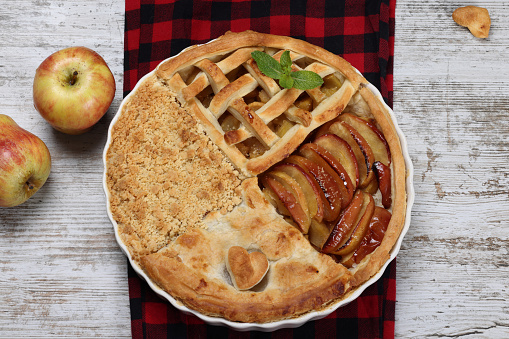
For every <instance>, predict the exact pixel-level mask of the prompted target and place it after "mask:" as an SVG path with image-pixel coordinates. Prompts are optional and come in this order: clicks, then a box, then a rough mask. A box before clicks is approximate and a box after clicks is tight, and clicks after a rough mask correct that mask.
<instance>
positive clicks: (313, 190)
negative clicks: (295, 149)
mask: <svg viewBox="0 0 509 339" xmlns="http://www.w3.org/2000/svg"><path fill="white" fill-rule="evenodd" d="M273 172H276V173H277V172H282V173H286V174H288V175H289V176H290V177H292V178H293V179H295V181H296V182H297V183H298V184H299V186H300V188H301V189H302V192H303V193H304V197H305V198H306V201H307V205H308V209H309V217H310V218H311V219H315V220H317V221H322V219H323V204H324V202H323V200H322V198H321V195H320V187H319V186H318V184H317V182H316V181H315V180H314V179H313V178H312V177H311V176H310V175H311V174H307V173H306V171H305V170H304V169H303V168H301V167H300V166H298V165H296V164H291V163H283V164H278V165H276V166H274V168H273Z"/></svg>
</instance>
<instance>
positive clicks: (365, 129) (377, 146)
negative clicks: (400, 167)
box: [338, 113, 391, 166]
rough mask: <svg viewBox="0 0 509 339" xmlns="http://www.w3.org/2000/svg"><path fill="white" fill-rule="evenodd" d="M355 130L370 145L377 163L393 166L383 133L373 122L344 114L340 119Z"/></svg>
mask: <svg viewBox="0 0 509 339" xmlns="http://www.w3.org/2000/svg"><path fill="white" fill-rule="evenodd" d="M338 119H339V120H340V121H344V122H346V123H347V124H349V125H350V126H352V127H353V128H355V129H356V130H357V131H358V132H359V133H360V135H362V137H363V138H364V139H365V140H366V142H367V143H368V144H369V147H370V148H371V150H372V151H373V155H374V157H375V161H380V162H381V163H383V164H384V165H385V166H389V165H390V164H391V151H390V148H389V144H388V143H387V141H386V140H385V137H384V136H383V134H382V132H380V130H379V129H378V128H377V127H376V126H375V125H373V124H372V123H371V122H369V121H367V120H365V119H362V118H360V117H358V116H355V115H352V114H350V113H343V114H341V115H340V116H339V118H338Z"/></svg>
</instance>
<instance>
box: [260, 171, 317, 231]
mask: <svg viewBox="0 0 509 339" xmlns="http://www.w3.org/2000/svg"><path fill="white" fill-rule="evenodd" d="M267 175H268V176H270V177H271V178H273V179H276V180H277V181H279V182H280V183H281V184H282V185H283V186H284V188H285V189H286V190H287V191H289V192H290V193H291V194H292V195H293V196H294V197H295V198H296V199H297V203H298V204H299V205H300V207H301V208H302V210H303V212H304V213H305V214H306V215H307V216H308V217H307V218H305V219H303V220H302V221H299V220H295V222H296V223H297V224H298V225H299V229H300V230H301V232H302V233H304V234H306V233H308V229H309V224H310V223H311V218H310V213H309V208H308V202H307V200H306V196H305V195H304V192H303V190H302V188H301V186H300V185H299V184H298V183H297V181H295V179H294V178H292V177H291V176H289V175H288V174H286V173H284V172H280V171H270V172H269V173H267ZM292 216H293V215H292Z"/></svg>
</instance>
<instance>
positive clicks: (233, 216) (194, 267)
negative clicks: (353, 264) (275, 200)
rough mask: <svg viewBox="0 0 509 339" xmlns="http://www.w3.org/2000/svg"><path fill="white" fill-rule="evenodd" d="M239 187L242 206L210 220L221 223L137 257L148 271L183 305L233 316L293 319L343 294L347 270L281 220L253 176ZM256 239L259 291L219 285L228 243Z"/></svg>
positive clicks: (260, 319) (256, 319) (245, 319)
mask: <svg viewBox="0 0 509 339" xmlns="http://www.w3.org/2000/svg"><path fill="white" fill-rule="evenodd" d="M242 186H243V187H242V188H243V192H244V199H243V200H244V201H246V204H242V205H241V206H239V207H238V208H236V209H235V210H234V211H232V213H230V214H228V215H224V216H221V217H219V220H215V221H214V223H218V224H220V225H221V226H220V227H215V226H214V225H209V227H208V229H207V231H203V230H198V229H195V230H192V231H190V232H188V233H186V234H185V235H184V236H182V237H181V238H184V240H182V239H181V238H179V239H180V241H179V240H178V241H176V242H174V243H172V244H170V245H169V246H168V247H167V248H165V249H164V250H162V251H160V252H158V253H154V254H150V255H147V256H144V257H142V258H141V265H142V267H143V269H144V270H145V272H147V274H148V276H149V277H151V279H152V280H153V281H155V282H156V283H157V284H158V285H159V286H161V287H162V288H163V289H164V290H166V291H168V293H170V294H171V295H173V296H175V297H176V298H177V300H179V301H181V302H182V303H183V304H184V305H186V306H188V307H191V308H193V309H196V310H198V311H199V312H201V313H203V314H207V315H215V316H218V315H219V316H221V317H223V318H225V319H228V320H232V321H242V322H267V321H270V320H275V319H285V318H293V317H295V316H298V315H299V314H302V313H304V312H307V311H309V310H313V309H318V308H321V307H323V304H324V303H327V301H331V300H334V299H336V298H339V297H341V296H342V295H343V294H344V292H345V291H347V290H348V289H349V285H348V280H349V278H350V277H351V275H350V273H349V272H348V270H347V269H346V268H344V267H343V266H341V265H337V264H335V263H334V261H333V260H332V259H331V258H330V257H329V256H327V255H324V254H321V253H318V252H317V251H316V250H315V249H314V248H312V247H311V245H310V244H309V242H308V241H307V240H306V239H305V238H304V236H303V235H302V234H301V233H300V232H299V231H297V230H296V229H295V228H294V227H292V226H290V225H289V224H288V223H286V222H285V221H284V220H283V219H282V217H281V216H279V215H278V214H277V212H275V210H274V208H273V207H272V206H271V205H269V204H268V203H267V201H266V200H265V199H264V198H263V196H262V193H261V192H260V190H259V188H258V184H257V179H256V178H251V179H247V180H245V181H244V182H243V184H242ZM247 202H249V203H247ZM248 205H251V207H249V206H248ZM253 242H255V244H256V248H257V249H259V250H260V251H261V252H262V253H264V254H265V255H266V256H267V258H268V259H269V261H270V263H271V264H270V269H269V272H268V273H267V277H266V278H265V279H266V280H267V281H266V282H262V283H261V284H262V288H263V290H262V291H260V292H255V291H239V290H237V289H235V288H234V287H233V286H232V285H230V284H225V282H224V278H225V274H227V273H225V270H226V267H225V265H226V264H225V263H224V257H225V256H226V254H227V252H228V250H229V248H230V247H231V246H232V245H239V246H242V247H244V248H249V246H253ZM211 254H213V255H211ZM182 272H188V273H187V274H182ZM263 286H264V287H263Z"/></svg>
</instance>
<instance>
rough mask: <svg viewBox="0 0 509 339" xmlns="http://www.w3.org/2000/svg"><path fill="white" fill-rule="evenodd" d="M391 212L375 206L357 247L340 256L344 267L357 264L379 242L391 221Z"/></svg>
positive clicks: (378, 244)
mask: <svg viewBox="0 0 509 339" xmlns="http://www.w3.org/2000/svg"><path fill="white" fill-rule="evenodd" d="M391 216H392V215H391V213H390V212H389V211H387V210H386V209H384V208H382V207H379V206H376V207H375V211H374V212H373V217H372V218H371V220H370V223H369V226H368V232H367V233H366V235H365V236H364V238H363V239H362V241H361V243H360V245H359V247H357V249H356V250H355V251H353V252H351V253H350V254H347V255H345V256H343V257H342V258H341V263H342V264H343V265H345V266H346V267H352V266H353V265H354V264H359V263H360V262H361V261H362V259H364V258H365V257H366V256H367V255H368V254H370V253H372V252H373V251H374V250H375V249H376V248H377V247H378V246H380V244H381V243H382V240H383V238H384V235H385V231H387V227H388V226H389V222H390V221H391Z"/></svg>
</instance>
